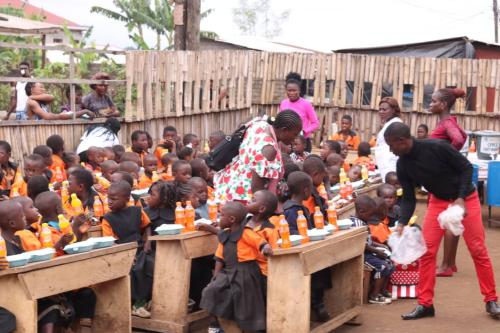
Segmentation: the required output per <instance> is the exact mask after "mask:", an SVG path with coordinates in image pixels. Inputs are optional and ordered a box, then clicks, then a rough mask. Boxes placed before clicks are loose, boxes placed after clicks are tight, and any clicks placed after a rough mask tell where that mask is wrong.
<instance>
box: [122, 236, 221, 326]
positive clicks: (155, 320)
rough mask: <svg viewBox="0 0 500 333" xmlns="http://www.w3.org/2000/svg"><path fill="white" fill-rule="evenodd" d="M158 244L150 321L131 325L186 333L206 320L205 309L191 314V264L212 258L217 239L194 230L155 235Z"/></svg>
mask: <svg viewBox="0 0 500 333" xmlns="http://www.w3.org/2000/svg"><path fill="white" fill-rule="evenodd" d="M150 239H151V240H154V241H156V258H155V272H154V282H153V298H152V306H151V318H150V319H144V318H139V317H133V318H132V326H133V327H135V328H141V329H146V330H150V331H155V332H169V333H187V332H188V330H189V324H190V323H191V322H193V321H196V320H199V319H202V318H205V317H206V316H207V315H208V313H207V312H206V311H204V310H200V311H197V312H193V313H189V314H188V299H189V284H190V274H191V262H192V260H193V259H195V258H199V257H204V256H208V255H213V254H214V253H215V250H216V248H217V244H218V241H217V236H216V235H214V234H211V233H208V232H203V231H193V232H187V233H183V234H179V235H173V236H152V237H150Z"/></svg>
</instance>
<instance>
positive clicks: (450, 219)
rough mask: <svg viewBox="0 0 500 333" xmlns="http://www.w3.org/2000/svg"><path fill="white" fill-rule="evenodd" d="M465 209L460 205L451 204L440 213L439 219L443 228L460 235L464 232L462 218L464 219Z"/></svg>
mask: <svg viewBox="0 0 500 333" xmlns="http://www.w3.org/2000/svg"><path fill="white" fill-rule="evenodd" d="M464 213H465V211H464V209H463V208H462V207H460V206H458V205H450V206H449V207H448V209H446V210H444V211H442V212H441V214H439V216H438V221H439V225H440V226H441V228H442V229H447V230H450V231H451V232H452V233H453V234H454V235H455V236H460V235H462V233H463V232H464V226H463V224H462V220H463V219H464Z"/></svg>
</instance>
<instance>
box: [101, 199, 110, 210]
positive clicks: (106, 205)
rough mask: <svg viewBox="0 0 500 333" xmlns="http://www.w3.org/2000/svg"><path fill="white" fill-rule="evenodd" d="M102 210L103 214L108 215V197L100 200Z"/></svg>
mask: <svg viewBox="0 0 500 333" xmlns="http://www.w3.org/2000/svg"><path fill="white" fill-rule="evenodd" d="M102 208H103V210H104V214H106V213H109V204H108V197H107V196H104V197H103V198H102Z"/></svg>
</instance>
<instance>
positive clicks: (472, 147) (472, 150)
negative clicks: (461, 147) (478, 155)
mask: <svg viewBox="0 0 500 333" xmlns="http://www.w3.org/2000/svg"><path fill="white" fill-rule="evenodd" d="M475 152H476V140H474V139H472V140H471V143H470V146H469V153H475Z"/></svg>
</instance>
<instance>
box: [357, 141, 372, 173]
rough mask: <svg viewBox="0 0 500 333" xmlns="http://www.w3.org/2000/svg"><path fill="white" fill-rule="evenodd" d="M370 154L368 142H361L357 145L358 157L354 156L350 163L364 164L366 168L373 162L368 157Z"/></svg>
mask: <svg viewBox="0 0 500 333" xmlns="http://www.w3.org/2000/svg"><path fill="white" fill-rule="evenodd" d="M370 154H371V147H370V144H369V143H368V142H366V141H363V142H361V143H360V144H359V146H358V158H356V159H355V160H354V161H353V162H352V165H360V166H363V165H364V166H366V167H367V168H368V167H369V166H370V164H372V163H373V161H372V159H371V158H370Z"/></svg>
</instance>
